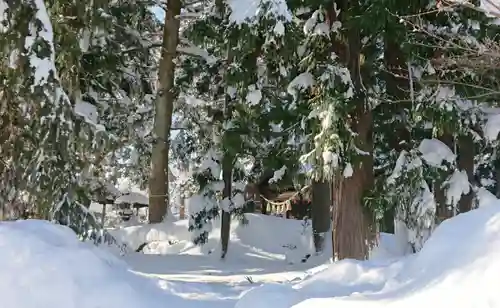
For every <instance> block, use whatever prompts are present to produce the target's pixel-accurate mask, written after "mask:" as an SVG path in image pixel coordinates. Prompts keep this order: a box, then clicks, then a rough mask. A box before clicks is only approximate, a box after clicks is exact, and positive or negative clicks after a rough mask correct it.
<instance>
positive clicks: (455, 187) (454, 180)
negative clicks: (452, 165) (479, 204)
mask: <svg viewBox="0 0 500 308" xmlns="http://www.w3.org/2000/svg"><path fill="white" fill-rule="evenodd" d="M445 185H446V186H448V188H447V189H446V204H449V205H452V206H453V207H456V206H457V204H458V202H459V201H460V198H461V197H462V195H467V194H468V193H469V192H470V184H469V178H468V176H467V172H466V171H465V170H460V171H459V170H455V171H454V172H453V174H452V175H451V177H450V178H449V179H448V180H447V181H446V184H445Z"/></svg>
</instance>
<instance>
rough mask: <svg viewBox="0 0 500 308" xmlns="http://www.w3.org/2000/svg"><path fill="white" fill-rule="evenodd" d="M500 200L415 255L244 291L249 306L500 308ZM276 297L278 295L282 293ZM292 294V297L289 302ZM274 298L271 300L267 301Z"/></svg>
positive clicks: (337, 266) (452, 224)
mask: <svg viewBox="0 0 500 308" xmlns="http://www.w3.org/2000/svg"><path fill="white" fill-rule="evenodd" d="M498 273H500V201H498V200H497V201H496V202H495V204H492V205H490V206H485V207H483V208H480V209H477V210H473V211H471V212H469V213H465V214H460V215H458V216H456V217H454V218H452V219H449V220H447V221H445V222H443V223H442V224H441V225H440V226H439V227H438V228H437V229H436V231H435V232H434V234H433V235H432V236H431V238H430V239H429V240H428V241H427V242H426V244H425V245H424V247H423V249H422V250H421V251H420V252H419V253H418V254H415V255H411V256H408V257H406V258H404V259H400V260H393V261H390V260H387V261H380V260H379V261H366V262H358V261H353V260H344V261H341V262H337V263H334V264H332V265H330V266H329V267H328V268H327V269H325V270H324V271H321V272H320V273H317V274H315V275H313V276H312V277H310V278H308V279H306V280H305V281H303V282H301V283H299V284H297V285H295V286H291V285H288V286H286V285H284V286H282V287H281V288H282V289H285V288H286V287H288V289H287V290H286V291H282V292H281V291H280V292H281V294H282V297H283V298H287V300H286V301H284V304H283V305H280V304H276V301H275V300H273V299H270V300H269V301H266V297H267V296H268V293H269V292H268V288H269V287H258V288H256V289H254V290H252V291H251V292H248V293H247V294H245V295H244V296H243V297H242V298H241V299H240V301H239V302H238V304H237V306H236V308H249V307H257V306H258V307H259V308H265V307H272V308H278V307H283V308H285V307H294V308H313V306H314V308H318V307H319V308H321V307H341V308H345V307H359V308H361V307H363V308H367V307H368V308H369V307H388V306H389V307H422V306H423V307H426V306H427V307H460V308H473V307H474V308H482V307H484V308H487V307H488V308H489V307H500V293H498V290H497V286H498V285H499V284H500V276H499V275H498ZM272 297H274V298H279V295H278V294H273V295H272ZM290 298H291V300H289V299H290ZM267 302H269V304H267Z"/></svg>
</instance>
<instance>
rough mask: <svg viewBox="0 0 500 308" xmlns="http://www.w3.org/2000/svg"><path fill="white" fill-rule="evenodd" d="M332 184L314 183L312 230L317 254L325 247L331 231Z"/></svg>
mask: <svg viewBox="0 0 500 308" xmlns="http://www.w3.org/2000/svg"><path fill="white" fill-rule="evenodd" d="M330 188H331V184H330V183H328V182H316V181H315V182H313V183H312V208H311V216H312V217H311V218H312V228H313V240H314V248H315V250H316V253H321V252H323V250H324V246H325V235H326V233H327V232H328V231H329V230H330V217H331V215H330V205H331V204H332V201H331V194H330Z"/></svg>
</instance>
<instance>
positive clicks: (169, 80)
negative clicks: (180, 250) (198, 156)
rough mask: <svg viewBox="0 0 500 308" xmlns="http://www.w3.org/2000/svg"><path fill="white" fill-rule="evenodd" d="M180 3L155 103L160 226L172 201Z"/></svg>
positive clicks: (154, 173)
mask: <svg viewBox="0 0 500 308" xmlns="http://www.w3.org/2000/svg"><path fill="white" fill-rule="evenodd" d="M181 6H182V5H181V1H180V0H169V1H168V3H167V10H166V14H165V25H164V27H163V46H162V51H161V60H160V68H159V73H158V79H159V80H158V82H159V89H158V95H157V97H156V101H155V109H156V110H155V122H154V134H155V142H154V144H153V152H152V156H151V177H150V182H149V222H150V223H159V222H161V221H162V220H163V218H164V217H165V215H166V213H167V206H168V205H169V203H170V200H169V191H168V190H169V185H168V160H169V155H168V151H169V147H170V129H171V126H172V113H173V108H174V99H175V94H174V91H173V88H174V72H175V61H174V60H175V57H176V53H177V52H176V50H177V45H178V42H179V24H180V22H179V19H178V18H177V17H176V16H178V15H179V14H180V12H181Z"/></svg>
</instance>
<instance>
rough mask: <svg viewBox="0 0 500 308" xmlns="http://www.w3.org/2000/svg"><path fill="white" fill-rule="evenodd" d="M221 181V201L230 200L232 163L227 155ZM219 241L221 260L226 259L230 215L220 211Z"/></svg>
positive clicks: (225, 155)
mask: <svg viewBox="0 0 500 308" xmlns="http://www.w3.org/2000/svg"><path fill="white" fill-rule="evenodd" d="M222 179H223V181H224V191H223V193H222V197H223V199H226V198H227V199H231V193H232V191H231V186H232V181H233V161H232V158H231V156H230V155H229V154H228V153H225V154H224V158H223V160H222ZM221 216H222V217H221V228H220V239H221V246H222V253H221V258H222V259H224V258H225V257H226V254H227V251H228V247H229V237H230V231H231V213H230V212H228V211H225V210H224V209H222V215H221Z"/></svg>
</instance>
